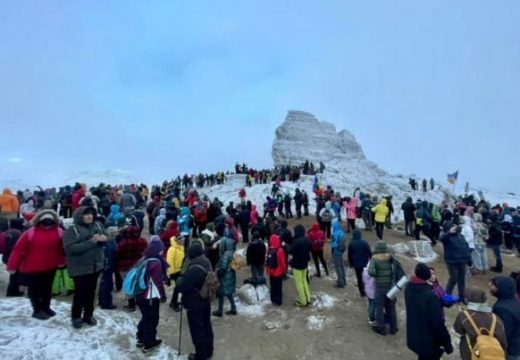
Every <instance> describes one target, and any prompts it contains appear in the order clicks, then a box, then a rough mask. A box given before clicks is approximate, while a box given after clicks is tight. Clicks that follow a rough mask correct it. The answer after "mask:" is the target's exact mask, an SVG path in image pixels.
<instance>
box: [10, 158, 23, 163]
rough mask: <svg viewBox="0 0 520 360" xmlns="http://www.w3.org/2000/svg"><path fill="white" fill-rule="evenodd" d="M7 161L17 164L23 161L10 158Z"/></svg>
mask: <svg viewBox="0 0 520 360" xmlns="http://www.w3.org/2000/svg"><path fill="white" fill-rule="evenodd" d="M7 161H8V162H10V163H15V164H17V163H21V162H22V161H23V160H22V159H21V158H19V157H10V158H8V159H7Z"/></svg>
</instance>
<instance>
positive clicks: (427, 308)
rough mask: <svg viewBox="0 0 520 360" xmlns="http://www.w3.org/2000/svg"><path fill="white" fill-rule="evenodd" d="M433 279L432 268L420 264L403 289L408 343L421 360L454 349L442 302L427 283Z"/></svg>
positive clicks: (426, 359) (437, 359)
mask: <svg viewBox="0 0 520 360" xmlns="http://www.w3.org/2000/svg"><path fill="white" fill-rule="evenodd" d="M430 279H431V270H430V268H429V267H428V266H427V265H426V264H423V263H418V264H417V265H416V267H415V274H414V275H413V276H412V277H411V279H410V282H409V283H408V285H407V286H406V289H405V290H404V298H405V304H406V343H407V346H408V348H409V349H410V350H412V351H413V352H414V353H416V354H417V355H418V359H419V360H439V359H440V358H441V356H442V354H443V353H444V352H446V354H451V353H452V352H453V346H452V345H451V336H450V333H449V332H448V329H447V328H446V324H445V323H444V317H443V313H442V305H441V304H440V302H439V300H438V299H437V297H436V296H435V294H434V292H433V291H432V286H431V285H430V283H429V282H428V281H429V280H430Z"/></svg>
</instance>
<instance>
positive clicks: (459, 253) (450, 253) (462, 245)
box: [440, 232, 470, 265]
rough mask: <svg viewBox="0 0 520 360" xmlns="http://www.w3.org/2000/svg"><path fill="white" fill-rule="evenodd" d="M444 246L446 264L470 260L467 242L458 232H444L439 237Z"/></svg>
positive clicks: (456, 263) (462, 262) (463, 262)
mask: <svg viewBox="0 0 520 360" xmlns="http://www.w3.org/2000/svg"><path fill="white" fill-rule="evenodd" d="M440 240H441V242H442V244H443V246H444V261H445V262H446V264H452V265H459V264H467V263H468V262H469V260H470V249H469V246H468V243H467V242H466V240H465V239H464V236H462V235H461V234H459V233H455V234H452V233H449V232H447V233H445V234H444V235H442V236H441V238H440Z"/></svg>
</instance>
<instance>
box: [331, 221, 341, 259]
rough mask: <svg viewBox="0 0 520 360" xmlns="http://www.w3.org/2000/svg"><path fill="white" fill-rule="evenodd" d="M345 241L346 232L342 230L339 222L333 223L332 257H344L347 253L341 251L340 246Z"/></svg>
mask: <svg viewBox="0 0 520 360" xmlns="http://www.w3.org/2000/svg"><path fill="white" fill-rule="evenodd" d="M344 239H345V232H344V231H343V229H342V228H341V224H340V223H339V222H338V221H336V222H334V223H332V240H331V243H330V250H331V252H332V255H335V256H341V257H343V254H344V253H345V251H341V246H340V245H341V243H342V242H343V240H344Z"/></svg>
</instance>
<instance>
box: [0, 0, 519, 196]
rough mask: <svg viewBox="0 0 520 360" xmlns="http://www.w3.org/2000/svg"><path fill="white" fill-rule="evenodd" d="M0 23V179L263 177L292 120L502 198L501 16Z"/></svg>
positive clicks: (342, 11)
mask: <svg viewBox="0 0 520 360" xmlns="http://www.w3.org/2000/svg"><path fill="white" fill-rule="evenodd" d="M1 8H2V11H1V12H0V44H1V46H0V79H1V82H2V87H1V88H0V119H1V124H2V141H1V142H0V173H1V174H0V175H1V176H0V179H6V178H8V179H9V178H24V179H27V178H31V179H32V178H34V179H35V181H40V179H41V181H50V177H51V176H53V177H57V178H58V177H59V176H61V175H60V174H63V177H66V176H67V175H68V174H70V173H72V172H74V171H77V170H89V169H92V170H94V169H95V170H99V169H113V168H119V169H125V170H129V171H133V172H134V173H136V174H142V175H141V177H142V178H143V179H146V180H149V179H162V178H165V177H168V176H171V175H176V174H178V173H184V172H186V171H187V172H192V171H198V170H207V171H215V170H217V169H230V168H232V166H233V164H234V162H235V161H236V160H240V161H246V162H248V163H249V164H252V165H254V166H257V167H269V166H271V165H272V160H271V154H270V149H271V145H272V140H273V138H274V131H275V129H276V127H277V126H278V125H279V124H281V122H282V121H283V119H284V117H285V115H286V112H287V110H290V109H298V110H305V111H309V112H312V113H314V114H315V115H316V116H317V117H318V118H319V119H320V120H326V121H330V122H332V123H334V124H335V125H336V127H337V128H338V130H340V129H343V128H347V129H348V130H350V131H351V132H352V133H353V134H354V135H356V137H357V139H358V140H359V142H360V143H361V144H362V146H363V148H364V151H365V154H366V155H367V157H368V158H369V159H370V160H373V161H375V162H376V163H378V164H379V165H380V166H381V167H382V168H385V169H387V170H388V171H390V172H393V173H399V174H409V173H417V174H418V175H420V176H427V177H430V176H434V177H435V178H438V179H442V180H444V179H445V176H446V173H447V172H451V171H454V170H456V169H459V170H460V174H461V180H462V181H470V183H471V184H472V185H479V186H482V187H486V188H492V189H497V190H503V191H516V192H520V185H519V184H518V181H517V179H518V175H519V174H520V171H519V167H518V166H519V164H520V163H519V162H518V161H517V154H516V152H517V151H518V150H517V149H518V145H517V143H518V133H519V129H520V125H519V124H518V114H519V112H520V101H519V100H520V66H519V64H520V22H519V21H518V19H519V18H520V3H519V2H517V1H513V0H511V1H498V2H489V1H457V2H453V1H435V2H433V1H431V2H424V1H384V2H382V1H320V2H317V1H304V0H299V1H240V2H238V1H189V2H188V1H182V2H181V1H147V2H142V1H82V2H79V1H77V2H72V1H65V0H63V1H45V2H43V1H9V0H7V1H6V0H4V1H2V2H1ZM50 174H52V175H50ZM63 177H62V178H63Z"/></svg>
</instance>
